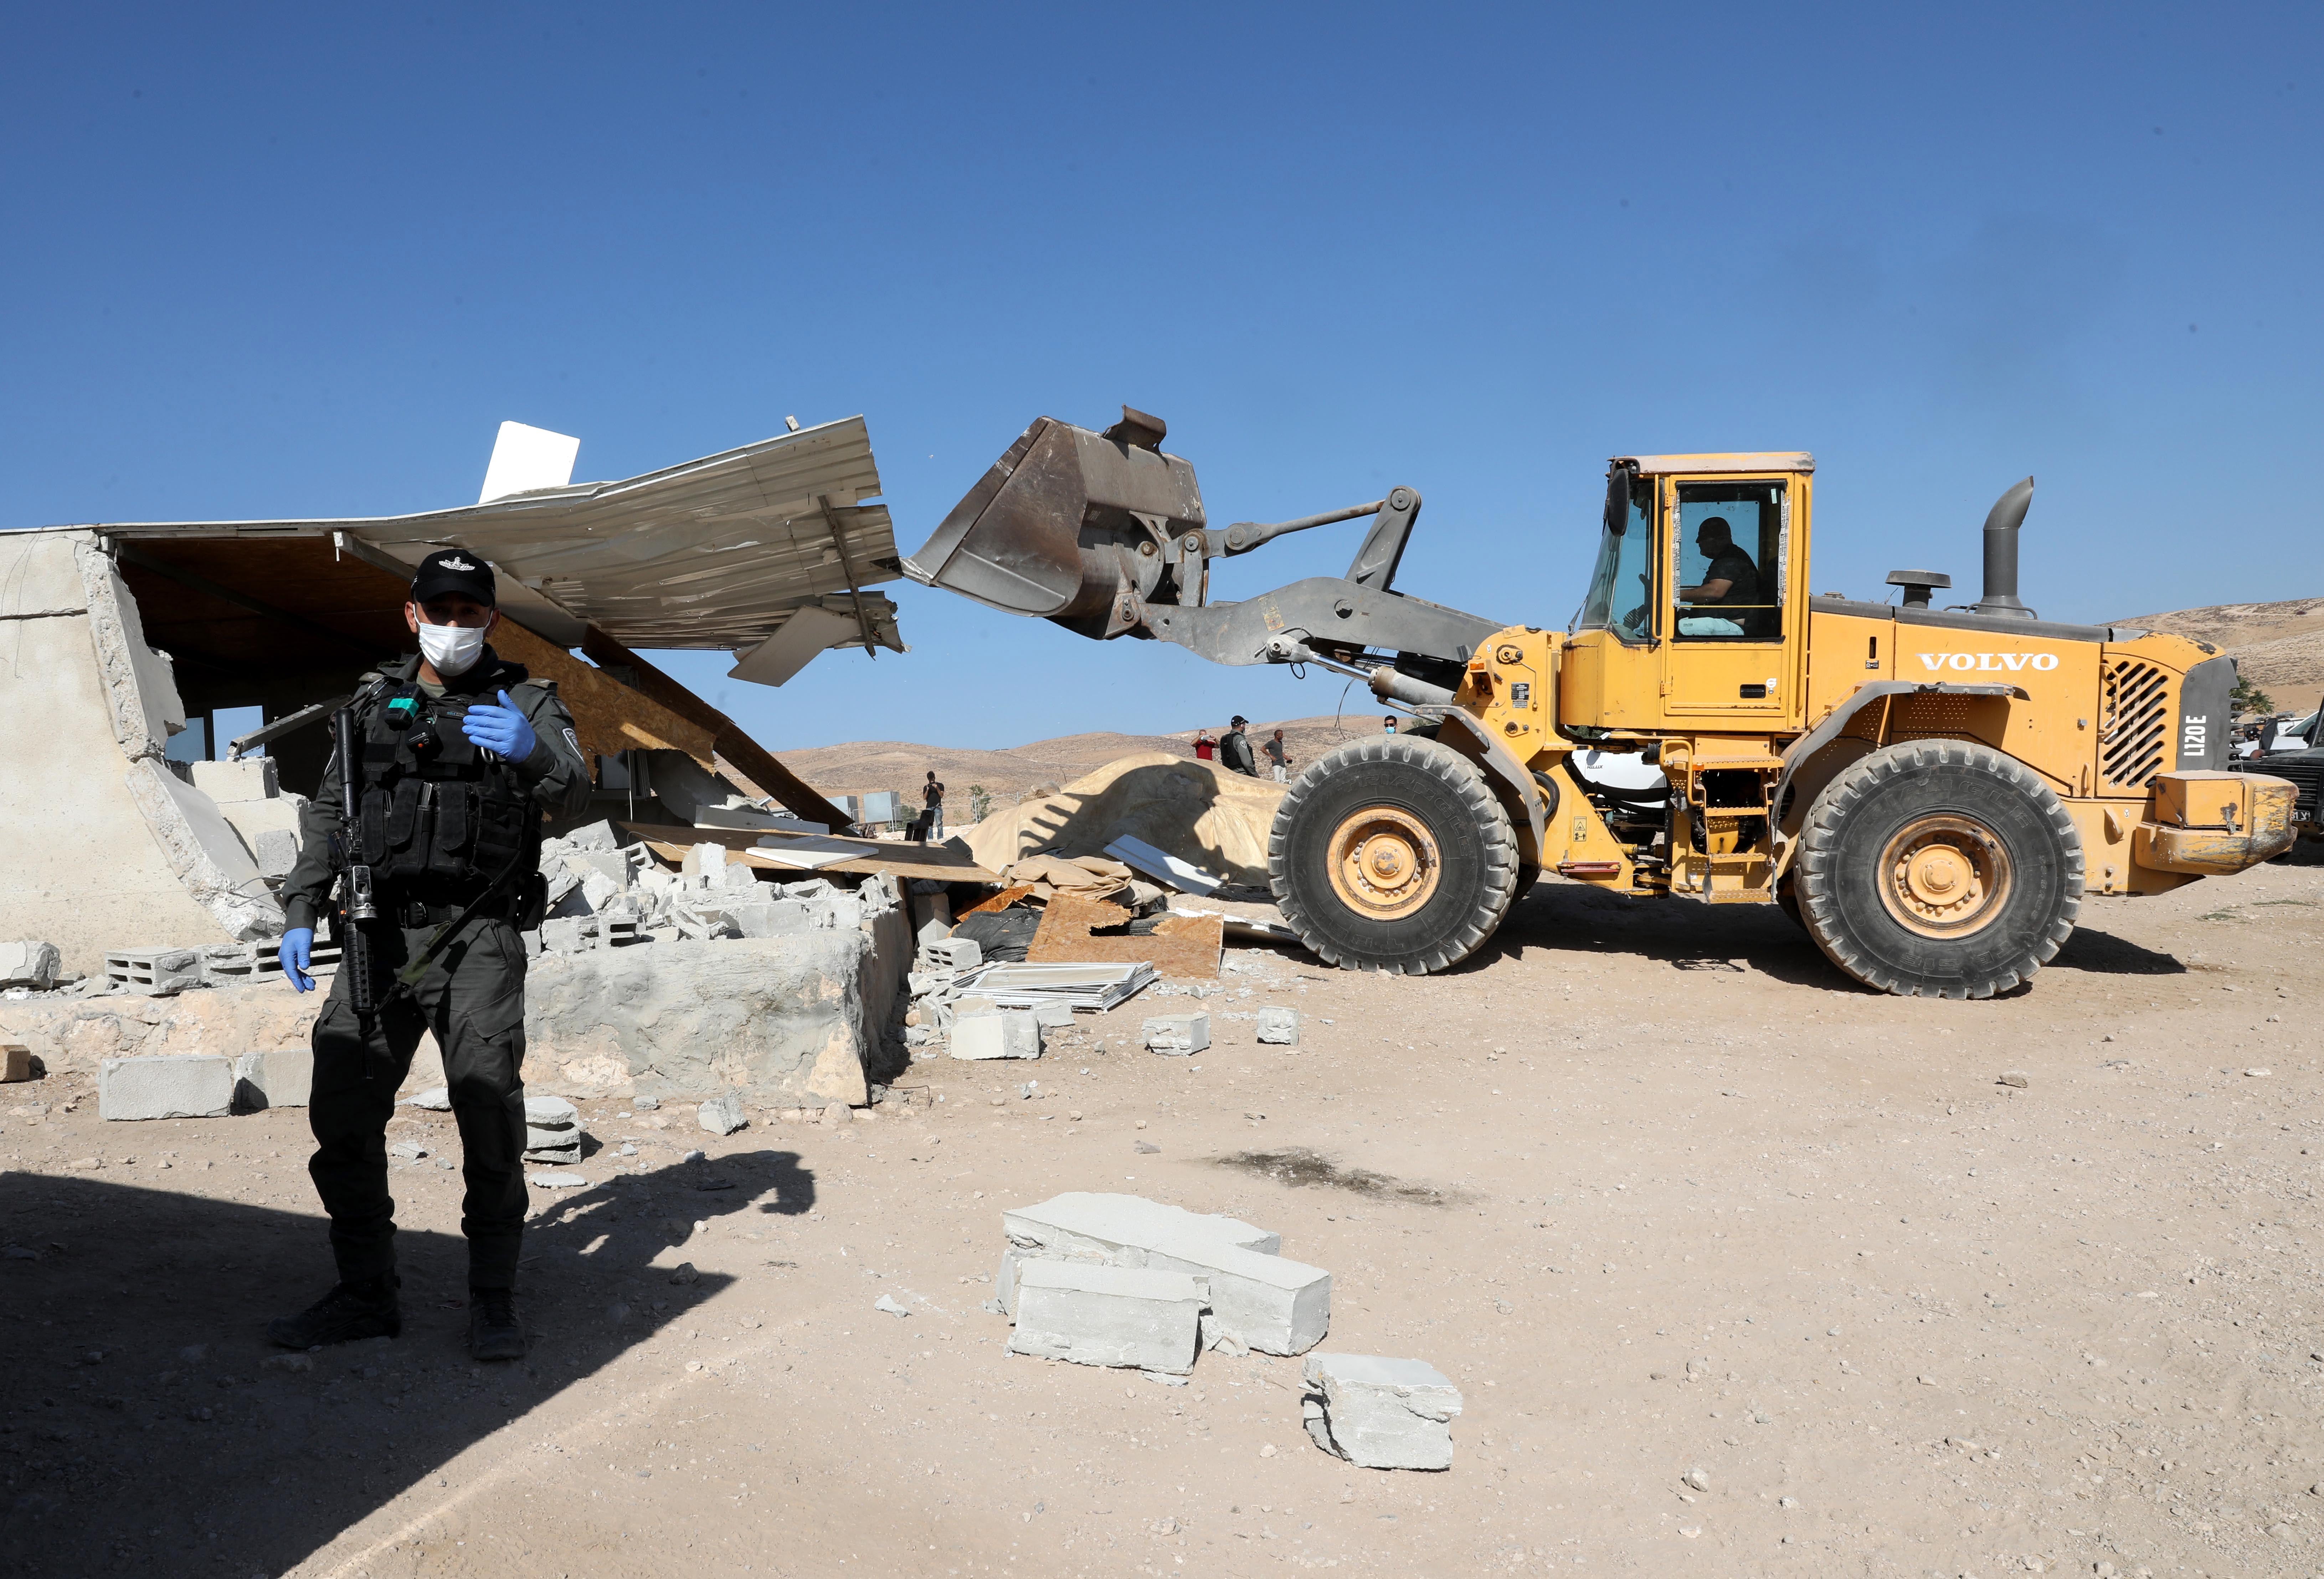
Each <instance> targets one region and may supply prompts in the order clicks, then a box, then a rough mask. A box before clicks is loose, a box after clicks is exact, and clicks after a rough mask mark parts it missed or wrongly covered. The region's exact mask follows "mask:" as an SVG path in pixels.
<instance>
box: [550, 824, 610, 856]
mask: <svg viewBox="0 0 2324 1579" xmlns="http://www.w3.org/2000/svg"><path fill="white" fill-rule="evenodd" d="M562 838H563V840H564V842H565V844H566V845H567V846H569V847H570V848H572V849H576V850H618V849H620V848H621V847H622V843H623V840H622V834H621V830H620V829H618V828H616V827H615V826H613V824H612V823H610V822H593V823H589V824H586V825H585V826H581V827H577V828H575V829H573V830H572V831H571V832H570V833H567V834H565V835H563V836H562Z"/></svg>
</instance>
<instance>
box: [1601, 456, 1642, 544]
mask: <svg viewBox="0 0 2324 1579" xmlns="http://www.w3.org/2000/svg"><path fill="white" fill-rule="evenodd" d="M1634 476H1636V474H1635V473H1633V472H1632V471H1631V470H1630V468H1629V467H1628V466H1616V467H1615V468H1614V469H1613V470H1612V471H1610V472H1608V473H1607V474H1606V530H1607V531H1610V532H1612V533H1613V534H1614V535H1615V536H1616V537H1620V536H1622V535H1623V533H1625V532H1627V531H1628V530H1629V527H1630V483H1631V481H1632V479H1633V477H1634Z"/></svg>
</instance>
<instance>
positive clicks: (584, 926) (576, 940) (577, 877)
mask: <svg viewBox="0 0 2324 1579" xmlns="http://www.w3.org/2000/svg"><path fill="white" fill-rule="evenodd" d="M540 869H541V873H542V875H543V876H545V877H546V878H547V879H548V880H549V914H548V919H546V920H544V921H543V922H542V923H541V927H540V931H539V939H538V943H537V945H534V944H533V940H531V939H528V940H527V941H528V946H533V947H534V951H535V952H539V953H549V954H579V953H586V952H587V951H589V950H592V949H596V948H619V947H622V946H624V945H627V944H632V943H643V942H647V941H654V942H681V941H698V942H709V941H712V940H715V939H718V938H723V937H796V936H799V935H801V934H805V933H808V932H816V931H830V930H847V929H852V928H855V927H858V926H860V925H862V921H863V919H864V916H865V899H866V897H869V898H871V900H872V902H873V903H875V904H876V903H877V902H878V901H879V899H880V897H881V896H876V895H875V896H860V895H859V894H857V893H855V892H852V891H849V890H847V889H844V888H843V887H841V886H840V885H839V884H837V883H835V882H832V881H831V880H830V879H829V878H825V877H815V878H808V879H807V880H805V881H803V882H768V881H764V880H762V879H761V875H760V874H761V872H762V871H763V870H764V868H761V867H759V866H756V865H753V864H752V863H749V862H746V861H743V860H741V859H738V858H736V856H735V853H734V852H733V851H730V850H729V849H728V848H727V847H726V846H725V845H719V844H706V843H705V844H698V845H693V846H691V847H690V848H688V849H687V853H686V859H685V862H684V863H683V864H682V865H681V866H680V867H679V868H678V870H677V871H675V872H673V871H671V870H669V868H668V867H666V866H664V865H662V864H661V863H659V861H657V860H656V859H655V856H654V854H653V852H652V850H650V848H648V847H647V845H645V844H643V843H641V842H639V841H637V840H635V839H634V838H632V839H630V840H629V841H628V842H627V843H624V836H623V835H622V834H621V833H620V832H619V831H617V830H616V829H615V828H614V826H613V824H611V823H602V822H601V823H595V824H592V825H590V826H587V827H584V828H576V829H575V830H574V831H573V832H571V833H569V834H567V835H566V836H564V837H562V838H557V839H549V840H545V841H544V842H543V843H542V845H541V849H540ZM872 881H873V882H879V883H881V885H882V886H887V885H888V884H889V882H890V880H887V879H874V880H872ZM866 886H867V887H868V886H871V885H870V884H869V883H867V885H866Z"/></svg>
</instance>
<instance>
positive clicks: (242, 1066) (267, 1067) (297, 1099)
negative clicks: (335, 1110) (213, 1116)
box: [234, 1048, 315, 1113]
mask: <svg viewBox="0 0 2324 1579" xmlns="http://www.w3.org/2000/svg"><path fill="white" fill-rule="evenodd" d="M314 1086H315V1049H314V1048H272V1049H271V1050H269V1051H267V1052H263V1053H244V1054H243V1055H242V1057H238V1058H236V1059H235V1061H234V1105H235V1108H236V1109H237V1110H238V1111H240V1112H243V1113H258V1112H261V1111H263V1110H264V1109H266V1108H270V1107H305V1106H306V1105H307V1099H308V1097H309V1094H311V1093H312V1092H313V1090H314Z"/></svg>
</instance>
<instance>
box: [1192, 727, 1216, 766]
mask: <svg viewBox="0 0 2324 1579" xmlns="http://www.w3.org/2000/svg"><path fill="white" fill-rule="evenodd" d="M1218 754H1219V743H1218V742H1217V741H1215V740H1213V739H1212V738H1211V732H1210V731H1209V730H1207V729H1197V730H1196V731H1194V760H1195V761H1196V762H1210V761H1213V759H1214V758H1216V757H1217V755H1218Z"/></svg>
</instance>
